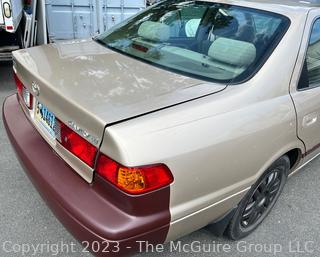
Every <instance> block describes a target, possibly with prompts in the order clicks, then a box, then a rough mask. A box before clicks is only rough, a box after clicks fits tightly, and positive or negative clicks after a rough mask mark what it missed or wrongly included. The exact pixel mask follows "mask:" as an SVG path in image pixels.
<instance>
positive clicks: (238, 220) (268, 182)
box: [226, 156, 290, 240]
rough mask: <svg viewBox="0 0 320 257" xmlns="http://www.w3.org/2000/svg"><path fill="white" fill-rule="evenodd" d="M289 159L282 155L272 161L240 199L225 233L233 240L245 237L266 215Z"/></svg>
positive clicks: (283, 183)
mask: <svg viewBox="0 0 320 257" xmlns="http://www.w3.org/2000/svg"><path fill="white" fill-rule="evenodd" d="M289 169H290V160H289V158H288V157H287V156H283V157H281V158H280V159H278V160H277V161H276V162H274V163H273V164H272V165H271V167H270V168H269V169H268V170H267V171H266V172H265V173H264V174H263V175H262V176H261V178H260V179H259V180H258V181H257V183H256V184H255V185H254V186H253V187H252V188H251V190H250V191H249V193H248V194H247V195H246V197H245V198H244V199H243V200H242V201H241V203H240V205H239V207H238V208H237V210H236V212H235V215H234V216H233V218H232V219H231V221H230V224H229V226H228V229H227V231H226V235H227V236H228V237H229V238H230V239H233V240H238V239H241V238H244V237H246V236H247V235H249V234H250V233H251V232H253V231H254V230H255V229H256V228H257V227H258V226H259V225H260V224H261V222H262V221H263V220H264V219H265V218H266V217H267V216H268V214H269V213H270V211H271V210H272V208H273V206H274V205H275V203H276V201H277V200H278V198H279V196H280V194H281V192H282V190H283V187H284V185H285V183H286V181H287V176H288V172H289Z"/></svg>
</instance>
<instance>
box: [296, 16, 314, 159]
mask: <svg viewBox="0 0 320 257" xmlns="http://www.w3.org/2000/svg"><path fill="white" fill-rule="evenodd" d="M291 96H292V99H293V101H294V104H295V107H296V112H297V133H298V137H299V138H300V139H301V140H302V141H303V142H304V144H305V147H306V154H305V155H306V157H307V158H306V160H308V159H310V158H312V157H314V156H316V155H317V154H319V149H320V148H319V147H320V12H319V11H318V10H314V11H311V12H310V14H309V16H308V19H307V23H306V29H305V33H304V36H303V39H302V47H301V52H300V53H299V57H298V62H297V67H296V71H295V74H294V76H293V79H292V85H291Z"/></svg>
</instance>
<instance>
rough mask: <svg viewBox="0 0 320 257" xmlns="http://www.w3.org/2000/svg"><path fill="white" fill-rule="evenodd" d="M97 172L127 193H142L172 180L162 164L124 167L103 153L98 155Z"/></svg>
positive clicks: (167, 169) (165, 184) (168, 171)
mask: <svg viewBox="0 0 320 257" xmlns="http://www.w3.org/2000/svg"><path fill="white" fill-rule="evenodd" d="M97 172H98V174H100V175H101V176H102V177H103V178H105V179H106V180H108V181H109V182H111V183H112V184H114V185H116V186H117V187H118V188H120V189H122V190H123V191H125V192H127V193H129V194H143V193H146V192H150V191H153V190H156V189H158V188H161V187H164V186H167V185H169V184H171V183H172V182H173V176H172V174H171V172H170V170H169V168H168V167H167V166H166V165H164V164H156V165H149V166H142V167H125V166H123V165H121V164H119V163H117V162H115V161H113V160H111V159H110V158H108V157H107V156H105V155H103V154H101V155H100V156H99V159H98V165H97Z"/></svg>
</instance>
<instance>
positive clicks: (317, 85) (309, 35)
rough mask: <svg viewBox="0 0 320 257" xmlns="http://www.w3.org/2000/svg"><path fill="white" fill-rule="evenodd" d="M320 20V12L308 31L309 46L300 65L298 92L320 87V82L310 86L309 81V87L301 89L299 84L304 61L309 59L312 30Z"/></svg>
mask: <svg viewBox="0 0 320 257" xmlns="http://www.w3.org/2000/svg"><path fill="white" fill-rule="evenodd" d="M318 20H319V21H320V14H319V15H317V16H315V17H314V18H313V20H312V23H311V26H310V29H309V32H308V45H307V47H306V48H305V49H304V54H303V61H302V64H301V65H300V71H299V80H298V83H297V85H296V90H297V92H303V91H307V90H312V89H315V88H319V87H320V82H319V83H318V84H316V85H314V86H310V83H309V87H306V88H300V89H299V84H300V79H301V78H302V70H303V66H304V62H305V61H306V59H307V53H308V49H309V43H310V39H311V35H312V30H313V28H314V25H315V23H316V22H317V21H318Z"/></svg>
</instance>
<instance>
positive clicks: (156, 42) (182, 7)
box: [96, 0, 290, 84]
mask: <svg viewBox="0 0 320 257" xmlns="http://www.w3.org/2000/svg"><path fill="white" fill-rule="evenodd" d="M289 24H290V21H289V19H288V18H286V17H284V16H282V15H278V14H274V13H270V12H266V11H261V10H257V9H251V8H244V7H239V6H233V5H226V4H218V3H210V2H202V1H176V0H175V1H164V2H161V3H160V4H157V5H155V6H153V7H151V8H149V9H147V10H146V11H144V12H142V13H140V14H138V15H136V16H135V17H133V18H131V19H129V20H127V21H125V22H124V23H122V24H120V25H119V26H117V27H116V28H114V29H113V30H111V31H108V32H106V33H104V34H102V35H100V36H98V37H97V38H96V40H97V41H98V42H100V43H101V44H104V45H106V46H107V47H109V48H112V49H114V50H116V51H119V52H121V53H124V54H126V55H129V56H132V57H135V58H139V59H141V60H143V61H146V62H148V63H151V64H154V65H157V66H160V67H162V68H165V69H168V70H171V71H175V72H178V73H183V74H185V75H189V76H192V77H196V78H200V79H206V80H210V81H215V82H223V83H229V84H236V83H240V82H241V81H244V80H246V79H248V78H249V77H250V76H252V75H253V74H254V73H255V72H256V71H257V70H258V69H259V68H260V67H261V66H262V64H263V63H264V62H265V61H266V59H267V58H268V57H269V56H270V54H271V53H272V51H273V49H274V48H275V47H276V45H277V44H278V43H279V41H280V40H281V38H282V37H283V35H284V34H285V32H286V30H287V28H288V26H289Z"/></svg>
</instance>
